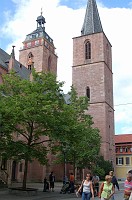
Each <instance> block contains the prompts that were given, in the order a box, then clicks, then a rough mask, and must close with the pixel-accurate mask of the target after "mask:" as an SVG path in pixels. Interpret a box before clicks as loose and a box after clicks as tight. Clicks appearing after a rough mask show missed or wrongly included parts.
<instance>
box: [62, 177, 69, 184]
mask: <svg viewBox="0 0 132 200" xmlns="http://www.w3.org/2000/svg"><path fill="white" fill-rule="evenodd" d="M67 182H68V177H67V176H63V185H65V184H66V183H67Z"/></svg>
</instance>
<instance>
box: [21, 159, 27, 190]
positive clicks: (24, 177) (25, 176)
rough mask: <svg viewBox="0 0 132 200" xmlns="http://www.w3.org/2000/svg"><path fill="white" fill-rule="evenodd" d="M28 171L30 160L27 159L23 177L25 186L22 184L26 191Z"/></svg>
mask: <svg viewBox="0 0 132 200" xmlns="http://www.w3.org/2000/svg"><path fill="white" fill-rule="evenodd" d="M27 171H28V159H25V166H24V176H23V184H22V187H23V189H26V184H27Z"/></svg>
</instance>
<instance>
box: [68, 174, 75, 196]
mask: <svg viewBox="0 0 132 200" xmlns="http://www.w3.org/2000/svg"><path fill="white" fill-rule="evenodd" d="M74 179H75V178H74V175H73V173H70V178H69V180H70V192H71V193H74Z"/></svg>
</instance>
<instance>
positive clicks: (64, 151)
mask: <svg viewBox="0 0 132 200" xmlns="http://www.w3.org/2000/svg"><path fill="white" fill-rule="evenodd" d="M63 153H64V182H65V181H66V175H67V168H66V148H63Z"/></svg>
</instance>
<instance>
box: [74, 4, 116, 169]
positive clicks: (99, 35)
mask: <svg viewBox="0 0 132 200" xmlns="http://www.w3.org/2000/svg"><path fill="white" fill-rule="evenodd" d="M72 84H73V86H74V87H75V88H76V90H77V93H78V95H79V96H87V97H88V98H89V103H90V106H89V110H88V114H90V115H91V116H92V117H93V121H94V127H97V128H98V129H99V130H100V135H101V137H102V141H101V154H102V155H103V156H104V158H105V159H106V160H109V161H111V163H112V164H113V167H114V165H115V157H114V109H113V73H112V55H111V44H110V42H109V40H108V39H107V37H106V35H105V34H104V32H103V28H102V25H101V20H100V17H99V13H98V8H97V5H96V1H95V0H88V3H87V8H86V14H85V18H84V23H83V27H82V30H81V36H79V37H75V38H73V66H72Z"/></svg>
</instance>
